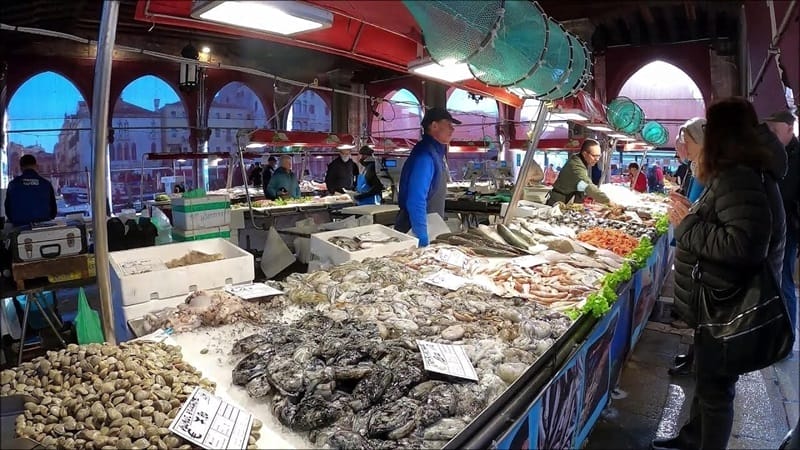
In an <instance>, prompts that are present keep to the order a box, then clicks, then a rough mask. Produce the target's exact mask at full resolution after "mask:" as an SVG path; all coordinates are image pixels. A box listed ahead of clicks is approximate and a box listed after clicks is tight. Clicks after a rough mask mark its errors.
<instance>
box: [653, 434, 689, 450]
mask: <svg viewBox="0 0 800 450" xmlns="http://www.w3.org/2000/svg"><path fill="white" fill-rule="evenodd" d="M650 448H651V449H652V450H683V449H688V448H690V447H689V446H687V445H686V443H685V442H683V440H682V439H681V438H680V436H676V437H674V438H670V439H655V440H653V442H651V443H650Z"/></svg>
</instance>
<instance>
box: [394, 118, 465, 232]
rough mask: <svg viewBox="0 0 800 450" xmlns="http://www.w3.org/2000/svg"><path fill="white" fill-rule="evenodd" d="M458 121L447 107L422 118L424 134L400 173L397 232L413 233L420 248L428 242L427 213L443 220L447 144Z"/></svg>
mask: <svg viewBox="0 0 800 450" xmlns="http://www.w3.org/2000/svg"><path fill="white" fill-rule="evenodd" d="M453 124H456V125H459V124H461V121H459V120H456V119H454V118H453V116H451V115H450V113H449V112H447V110H446V109H444V108H431V109H429V110H428V111H427V112H426V113H425V116H424V117H423V118H422V129H423V130H424V135H423V136H422V139H420V141H419V142H417V143H416V144H415V145H414V148H413V149H411V153H409V155H408V159H407V160H406V162H405V164H404V165H403V170H402V171H401V172H400V185H399V189H400V193H399V194H398V201H397V203H398V206H400V212H399V213H398V214H397V219H396V221H395V229H396V230H397V231H400V232H402V233H406V232H408V231H409V230H413V231H414V234H416V235H417V239H419V246H420V247H426V246H427V245H428V244H429V239H428V213H437V214H439V215H440V216H442V218H444V204H445V198H446V197H447V179H448V173H447V166H446V164H445V160H444V158H445V156H446V154H447V147H446V146H447V144H449V143H450V141H451V140H452V139H453V132H454V131H455V127H453Z"/></svg>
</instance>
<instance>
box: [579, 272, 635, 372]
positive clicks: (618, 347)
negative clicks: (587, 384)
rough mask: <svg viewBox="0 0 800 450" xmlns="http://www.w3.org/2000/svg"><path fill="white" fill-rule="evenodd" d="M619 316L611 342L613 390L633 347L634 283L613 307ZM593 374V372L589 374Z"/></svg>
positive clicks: (624, 290)
mask: <svg viewBox="0 0 800 450" xmlns="http://www.w3.org/2000/svg"><path fill="white" fill-rule="evenodd" d="M612 308H613V311H615V314H616V315H617V319H616V331H615V332H614V338H613V339H612V341H611V355H610V358H611V381H610V382H609V384H610V387H611V388H613V387H614V386H615V385H616V383H617V380H618V378H619V374H620V373H621V372H622V365H623V364H624V363H625V358H626V357H627V355H628V352H629V351H630V345H631V323H632V316H633V312H632V309H633V283H631V284H629V285H628V286H627V288H625V289H623V290H622V293H621V294H620V295H619V297H618V298H617V301H616V303H614V306H613V307H612ZM589 373H591V372H589Z"/></svg>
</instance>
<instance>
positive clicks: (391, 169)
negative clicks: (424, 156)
mask: <svg viewBox="0 0 800 450" xmlns="http://www.w3.org/2000/svg"><path fill="white" fill-rule="evenodd" d="M403 162H405V160H404V161H402V162H401V161H400V160H398V159H395V158H381V160H380V171H379V172H378V174H377V175H378V179H379V180H381V181H382V182H383V181H384V180H385V181H387V182H388V185H389V186H391V187H392V203H397V194H398V192H399V187H398V185H399V184H400V173H401V172H402V170H403Z"/></svg>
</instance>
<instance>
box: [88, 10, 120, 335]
mask: <svg viewBox="0 0 800 450" xmlns="http://www.w3.org/2000/svg"><path fill="white" fill-rule="evenodd" d="M118 16H119V0H111V1H106V2H104V3H103V14H102V17H101V21H100V33H99V38H98V43H97V57H96V59H95V65H94V90H93V96H92V99H93V105H92V106H93V108H92V128H93V131H94V148H96V149H98V151H96V152H94V180H95V185H94V192H93V194H94V195H93V202H92V223H93V225H94V254H95V258H96V266H97V288H98V292H99V295H100V314H101V316H102V318H103V334H104V335H105V338H106V341H107V342H110V343H112V344H115V343H116V342H117V336H116V333H115V332H114V305H113V303H112V298H111V279H110V277H109V265H108V233H107V230H106V204H107V203H106V202H107V201H108V198H107V195H106V192H107V191H108V186H107V178H106V169H107V165H108V152H107V151H106V149H107V148H108V145H107V139H108V105H109V95H110V88H111V65H112V63H113V60H114V40H115V38H116V35H117V17H118Z"/></svg>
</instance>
